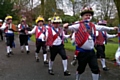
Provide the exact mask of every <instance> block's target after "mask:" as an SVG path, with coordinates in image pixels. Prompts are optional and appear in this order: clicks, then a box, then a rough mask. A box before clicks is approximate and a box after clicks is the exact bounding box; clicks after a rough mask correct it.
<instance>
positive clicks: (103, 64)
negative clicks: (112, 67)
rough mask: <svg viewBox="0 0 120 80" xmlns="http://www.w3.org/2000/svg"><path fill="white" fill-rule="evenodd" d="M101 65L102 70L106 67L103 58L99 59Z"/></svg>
mask: <svg viewBox="0 0 120 80" xmlns="http://www.w3.org/2000/svg"><path fill="white" fill-rule="evenodd" d="M101 64H102V67H103V68H104V67H106V65H105V59H104V58H102V59H101Z"/></svg>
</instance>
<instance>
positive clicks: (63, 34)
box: [46, 28, 70, 46]
mask: <svg viewBox="0 0 120 80" xmlns="http://www.w3.org/2000/svg"><path fill="white" fill-rule="evenodd" d="M55 29H56V31H59V28H55ZM52 34H53V36H54V35H56V34H57V33H56V32H55V31H54V30H53V29H52ZM61 35H62V36H63V37H64V38H69V37H70V35H65V33H64V31H63V33H61ZM46 38H48V30H47V31H46ZM62 42H63V40H62V39H61V38H60V36H58V37H57V38H56V39H55V40H54V42H53V45H56V46H58V45H61V44H62Z"/></svg>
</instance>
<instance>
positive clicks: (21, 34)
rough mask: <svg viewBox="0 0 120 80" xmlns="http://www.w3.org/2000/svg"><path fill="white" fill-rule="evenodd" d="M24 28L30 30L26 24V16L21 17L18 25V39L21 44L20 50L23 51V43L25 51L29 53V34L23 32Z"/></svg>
mask: <svg viewBox="0 0 120 80" xmlns="http://www.w3.org/2000/svg"><path fill="white" fill-rule="evenodd" d="M25 30H27V31H28V30H30V28H29V26H28V25H27V24H26V17H24V18H22V19H21V23H20V24H19V25H18V31H19V40H20V46H21V52H22V53H23V52H24V51H23V47H24V45H25V48H26V53H27V54H29V52H30V51H29V46H28V37H29V35H28V34H26V33H25Z"/></svg>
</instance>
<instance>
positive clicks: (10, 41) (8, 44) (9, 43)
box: [6, 35, 14, 48]
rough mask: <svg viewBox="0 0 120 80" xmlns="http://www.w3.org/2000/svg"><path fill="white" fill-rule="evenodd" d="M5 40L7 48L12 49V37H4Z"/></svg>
mask: <svg viewBox="0 0 120 80" xmlns="http://www.w3.org/2000/svg"><path fill="white" fill-rule="evenodd" d="M6 40H7V42H6V44H7V46H10V48H12V47H13V45H14V35H10V36H8V35H6Z"/></svg>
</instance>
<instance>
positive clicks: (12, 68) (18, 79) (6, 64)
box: [0, 37, 120, 80]
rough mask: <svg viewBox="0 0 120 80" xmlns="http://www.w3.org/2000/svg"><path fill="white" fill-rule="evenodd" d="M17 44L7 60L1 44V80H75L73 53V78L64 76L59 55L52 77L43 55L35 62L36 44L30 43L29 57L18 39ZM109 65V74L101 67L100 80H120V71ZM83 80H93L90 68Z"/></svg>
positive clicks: (4, 48)
mask: <svg viewBox="0 0 120 80" xmlns="http://www.w3.org/2000/svg"><path fill="white" fill-rule="evenodd" d="M15 43H16V48H14V49H13V52H14V55H12V56H11V57H10V58H7V57H6V46H5V43H4V42H0V80H75V70H76V67H77V66H71V65H70V62H71V61H72V55H73V52H70V51H67V55H68V57H69V60H68V69H69V71H70V72H71V76H64V75H63V67H62V63H61V58H60V56H59V55H57V57H56V60H55V63H54V72H55V75H54V76H52V75H49V74H48V67H47V66H44V65H43V57H42V54H41V53H40V62H39V63H37V62H35V58H34V51H35V45H34V42H31V41H30V42H29V43H30V54H29V55H27V54H26V53H21V52H20V46H19V42H18V38H17V37H16V39H15ZM107 65H108V66H109V68H110V69H111V70H110V71H109V72H104V71H102V69H101V67H100V70H101V76H100V80H120V69H119V68H118V67H116V66H114V64H113V63H111V62H109V61H108V63H107ZM99 66H101V65H99ZM81 80H92V77H91V71H90V69H89V68H88V67H87V68H86V71H85V72H84V74H83V75H82V79H81Z"/></svg>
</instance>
